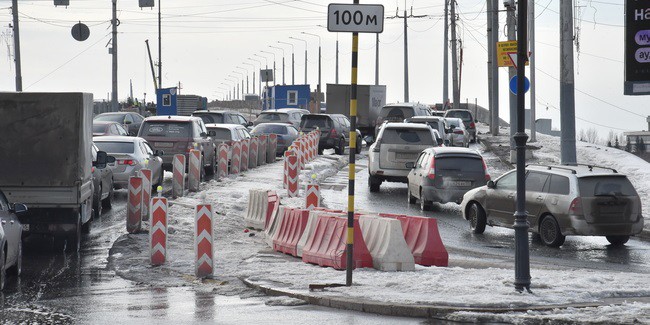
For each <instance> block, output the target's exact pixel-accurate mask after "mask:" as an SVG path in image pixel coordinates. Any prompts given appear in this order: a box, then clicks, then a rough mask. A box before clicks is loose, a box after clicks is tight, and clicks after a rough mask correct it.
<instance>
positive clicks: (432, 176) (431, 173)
mask: <svg viewBox="0 0 650 325" xmlns="http://www.w3.org/2000/svg"><path fill="white" fill-rule="evenodd" d="M427 177H428V178H429V179H435V178H436V158H435V157H431V167H429V174H428V175H427Z"/></svg>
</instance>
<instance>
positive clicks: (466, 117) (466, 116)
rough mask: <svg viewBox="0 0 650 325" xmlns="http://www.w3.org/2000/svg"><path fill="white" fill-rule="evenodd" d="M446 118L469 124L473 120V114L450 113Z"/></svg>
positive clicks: (463, 112) (466, 112) (462, 112)
mask: <svg viewBox="0 0 650 325" xmlns="http://www.w3.org/2000/svg"><path fill="white" fill-rule="evenodd" d="M445 116H446V117H457V118H460V119H462V120H463V122H468V121H471V120H472V114H471V113H470V112H468V111H448V112H447V115H445Z"/></svg>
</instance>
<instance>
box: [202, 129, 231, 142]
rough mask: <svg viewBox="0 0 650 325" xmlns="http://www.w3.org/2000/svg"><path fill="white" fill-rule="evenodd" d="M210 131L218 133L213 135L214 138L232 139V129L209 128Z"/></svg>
mask: <svg viewBox="0 0 650 325" xmlns="http://www.w3.org/2000/svg"><path fill="white" fill-rule="evenodd" d="M208 131H214V132H215V133H216V135H215V136H213V137H212V138H213V139H216V140H232V132H230V129H224V128H208Z"/></svg>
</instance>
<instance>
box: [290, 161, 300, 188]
mask: <svg viewBox="0 0 650 325" xmlns="http://www.w3.org/2000/svg"><path fill="white" fill-rule="evenodd" d="M298 165H299V163H298V157H297V156H289V157H287V195H288V196H289V197H297V196H298V195H299V194H300V193H299V188H298V182H299V179H298V168H299V167H298Z"/></svg>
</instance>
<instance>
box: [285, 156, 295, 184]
mask: <svg viewBox="0 0 650 325" xmlns="http://www.w3.org/2000/svg"><path fill="white" fill-rule="evenodd" d="M293 155H295V152H294V150H293V147H289V149H287V151H285V152H284V159H283V162H284V168H283V169H282V170H283V172H282V174H283V180H282V188H287V184H289V183H288V182H289V181H288V172H289V156H293Z"/></svg>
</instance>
